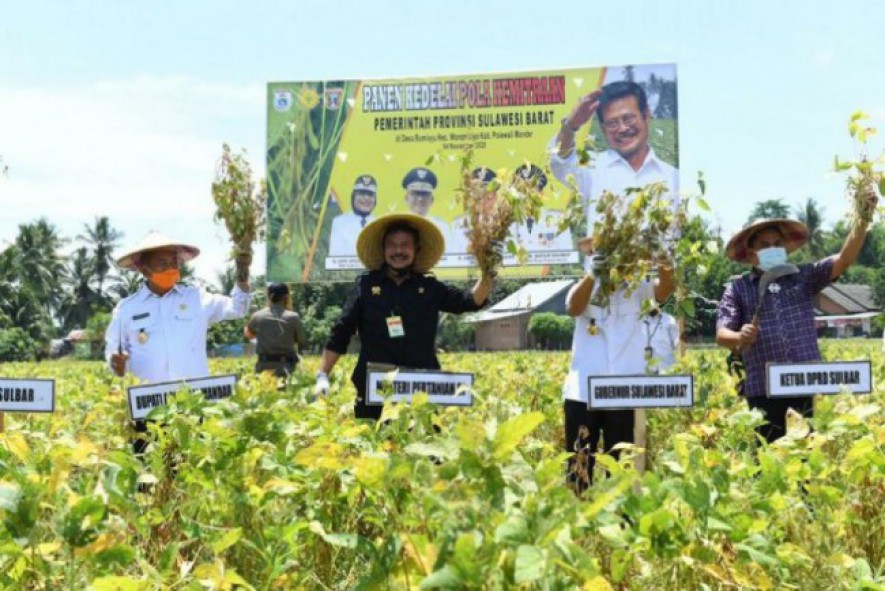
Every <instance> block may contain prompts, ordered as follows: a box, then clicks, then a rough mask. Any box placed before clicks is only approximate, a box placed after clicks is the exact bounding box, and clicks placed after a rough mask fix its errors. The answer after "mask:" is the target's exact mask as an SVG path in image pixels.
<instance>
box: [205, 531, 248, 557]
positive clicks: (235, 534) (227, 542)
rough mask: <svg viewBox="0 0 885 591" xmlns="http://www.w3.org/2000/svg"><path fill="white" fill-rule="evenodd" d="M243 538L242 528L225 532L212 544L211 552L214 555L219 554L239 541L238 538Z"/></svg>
mask: <svg viewBox="0 0 885 591" xmlns="http://www.w3.org/2000/svg"><path fill="white" fill-rule="evenodd" d="M242 537H243V530H242V528H239V527H235V528H233V529H232V530H230V531H228V532H226V533H225V534H224V535H223V536H221V538H219V539H218V540H216V541H214V542H212V550H213V551H214V552H215V553H216V554H221V553H222V552H224V551H225V550H227V549H228V548H230V547H231V546H233V545H234V544H236V543H237V542H239V541H240V538H242Z"/></svg>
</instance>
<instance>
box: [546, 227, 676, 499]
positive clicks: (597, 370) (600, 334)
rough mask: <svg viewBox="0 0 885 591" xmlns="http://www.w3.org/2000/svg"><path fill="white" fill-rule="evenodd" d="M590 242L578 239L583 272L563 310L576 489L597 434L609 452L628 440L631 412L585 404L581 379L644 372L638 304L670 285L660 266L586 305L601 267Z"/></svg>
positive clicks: (569, 446) (568, 434)
mask: <svg viewBox="0 0 885 591" xmlns="http://www.w3.org/2000/svg"><path fill="white" fill-rule="evenodd" d="M591 243H592V241H591V240H590V239H584V240H582V241H581V242H580V243H579V248H580V249H581V250H582V251H583V252H585V253H587V254H586V257H585V269H586V270H587V274H586V275H585V276H584V277H583V278H582V279H581V280H580V281H578V282H577V283H576V284H575V285H574V286H572V288H571V289H570V290H569V292H568V294H567V295H566V300H565V303H566V309H567V310H568V313H569V314H570V315H571V316H573V317H574V318H575V332H574V336H573V338H572V358H571V365H570V367H569V373H568V376H567V377H566V381H565V384H564V385H563V397H564V399H565V401H564V408H563V410H564V414H565V445H566V450H567V451H570V452H574V453H575V456H573V457H572V458H571V459H570V460H569V471H568V472H569V473H568V482H569V485H570V486H572V487H573V488H574V489H575V490H576V492H579V493H580V492H583V491H584V490H586V488H587V487H588V486H590V484H591V483H592V479H593V466H594V464H595V459H594V455H595V454H596V453H597V449H598V447H599V441H600V439H603V440H604V447H603V451H604V452H605V453H612V448H613V447H614V446H615V445H617V444H618V443H622V442H627V443H633V423H634V413H633V411H632V410H590V409H588V407H587V400H588V391H587V386H588V384H587V378H588V377H589V376H591V375H639V374H644V373H646V369H647V362H646V358H645V350H646V347H647V346H648V341H647V339H646V332H645V330H643V328H644V327H643V324H642V323H643V320H644V318H643V313H642V310H643V304H644V303H645V302H648V303H649V304H653V303H654V302H663V301H664V300H666V299H667V298H668V297H670V295H671V294H672V293H673V289H674V285H673V269H672V268H671V267H669V266H668V265H662V266H660V268H659V277H658V280H657V281H651V280H649V281H645V282H643V283H642V284H641V285H640V286H639V288H638V289H637V290H636V291H634V292H633V293H632V294H629V295H628V294H627V293H626V292H625V291H624V290H618V291H617V292H615V293H614V294H613V295H612V296H611V301H610V303H609V305H608V306H607V307H605V308H602V307H599V306H595V305H593V304H591V303H590V302H591V300H592V298H591V296H592V295H594V289H598V286H597V285H596V282H595V279H594V277H595V275H594V274H595V273H597V272H599V271H600V270H601V269H602V268H603V267H604V266H605V258H604V257H603V256H602V255H591V254H590V253H589V252H588V250H589V248H590V244H591ZM649 304H646V305H649Z"/></svg>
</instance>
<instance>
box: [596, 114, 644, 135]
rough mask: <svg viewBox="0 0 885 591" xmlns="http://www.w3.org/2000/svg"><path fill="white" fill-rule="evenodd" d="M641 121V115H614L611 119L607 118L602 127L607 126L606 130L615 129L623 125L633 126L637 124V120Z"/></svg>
mask: <svg viewBox="0 0 885 591" xmlns="http://www.w3.org/2000/svg"><path fill="white" fill-rule="evenodd" d="M637 121H639V117H637V116H636V115H634V114H633V113H630V114H629V115H624V116H623V117H613V118H611V119H606V120H605V122H604V123H603V124H602V127H604V128H605V130H606V131H615V130H616V129H617V128H618V127H620V126H621V125H623V126H624V127H632V126H633V125H636V122H637Z"/></svg>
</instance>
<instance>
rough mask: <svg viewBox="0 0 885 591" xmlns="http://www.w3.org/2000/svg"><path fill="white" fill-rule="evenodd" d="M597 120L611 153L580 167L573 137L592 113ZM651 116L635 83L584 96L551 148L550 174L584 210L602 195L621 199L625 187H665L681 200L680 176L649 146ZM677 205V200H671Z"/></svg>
mask: <svg viewBox="0 0 885 591" xmlns="http://www.w3.org/2000/svg"><path fill="white" fill-rule="evenodd" d="M594 113H595V114H596V116H597V117H598V119H599V123H600V126H601V127H602V131H603V133H604V134H605V139H606V140H607V141H608V145H609V146H610V148H609V149H607V150H605V151H604V152H601V153H598V154H595V155H593V157H592V160H591V162H590V163H589V164H587V165H586V166H581V165H580V164H579V163H578V156H577V153H576V151H575V134H576V133H577V131H578V130H579V129H580V128H581V127H583V126H584V125H585V124H587V123H588V122H589V121H590V119H591V118H592V117H593V114H594ZM650 122H651V111H650V110H649V108H648V98H647V97H646V94H645V91H644V90H643V89H642V87H641V86H639V85H638V84H636V83H635V82H627V81H619V82H612V83H610V84H606V85H605V86H603V87H602V88H600V89H598V90H594V91H593V92H591V93H590V94H588V95H586V96H585V97H583V98H582V99H581V100H580V102H579V103H578V105H577V106H576V107H575V108H574V109H573V110H572V112H571V114H570V115H569V116H568V117H565V118H563V120H562V127H561V129H560V130H559V133H558V134H557V135H556V137H554V138H553V141H552V142H551V145H550V169H551V170H552V171H553V174H554V175H555V176H556V178H557V179H559V181H560V182H562V183H566V184H568V183H569V182H570V180H569V177H573V179H574V183H575V184H576V186H577V189H578V191H579V192H580V194H581V198H582V200H583V202H584V204H585V205H586V204H587V202H588V201H589V200H593V201H596V200H598V199H599V197H600V196H602V194H603V193H604V192H605V191H610V192H612V193H615V194H618V195H623V194H624V191H625V189H627V188H629V187H637V188H641V187H644V186H645V185H648V184H650V183H656V182H664V183H666V184H667V188H668V189H669V193H670V195H672V196H674V197H678V195H679V171H678V170H677V169H675V168H673V167H672V166H671V165H669V164H667V163H666V162H664V161H663V160H661V159H660V158H658V156H657V154H655V151H654V149H653V148H652V147H651V146H650V145H649V143H648V131H649V123H650ZM674 201H675V199H674ZM594 213H595V209H594V208H593V207H587V231H588V232H591V231H592V228H593V220H594Z"/></svg>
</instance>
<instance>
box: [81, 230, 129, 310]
mask: <svg viewBox="0 0 885 591" xmlns="http://www.w3.org/2000/svg"><path fill="white" fill-rule="evenodd" d="M83 229H84V231H85V233H84V234H80V235H78V236H77V239H78V240H81V241H83V242H85V243H86V244H87V246H89V247H90V248H91V249H92V253H91V258H92V267H93V272H94V275H95V280H96V282H97V289H98V293H99V294H101V295H104V282H105V279H107V277H108V275H109V274H110V272H111V269H113V268H114V266H113V264H114V257H113V253H114V249H115V248H117V247H118V246H119V245H120V244H119V240H120V239H121V238H122V237H123V234H122V232H119V231H117V230H115V229H114V228H113V227H111V222H110V220H109V219H108V217H107V216H96V218H95V223H94V224H93V225H92V226H90V225H88V224H84V225H83Z"/></svg>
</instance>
